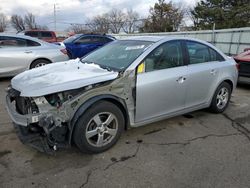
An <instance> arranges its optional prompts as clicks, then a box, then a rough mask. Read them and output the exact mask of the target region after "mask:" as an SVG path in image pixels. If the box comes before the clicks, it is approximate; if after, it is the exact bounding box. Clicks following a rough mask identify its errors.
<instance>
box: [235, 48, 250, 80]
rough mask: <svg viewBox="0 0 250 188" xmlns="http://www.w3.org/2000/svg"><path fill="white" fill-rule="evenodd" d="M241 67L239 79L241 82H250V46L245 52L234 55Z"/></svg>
mask: <svg viewBox="0 0 250 188" xmlns="http://www.w3.org/2000/svg"><path fill="white" fill-rule="evenodd" d="M234 59H235V61H236V62H237V64H238V68H239V79H238V81H239V82H241V83H248V84H250V48H246V49H245V50H244V52H243V53H241V54H239V55H237V56H235V57H234Z"/></svg>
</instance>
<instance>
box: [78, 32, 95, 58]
mask: <svg viewBox="0 0 250 188" xmlns="http://www.w3.org/2000/svg"><path fill="white" fill-rule="evenodd" d="M94 49H95V46H94V45H93V37H92V36H82V37H80V38H79V39H77V40H75V41H74V54H75V57H79V58H80V57H83V56H84V55H86V54H88V53H89V52H91V51H93V50H94Z"/></svg>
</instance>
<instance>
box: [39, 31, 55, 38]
mask: <svg viewBox="0 0 250 188" xmlns="http://www.w3.org/2000/svg"><path fill="white" fill-rule="evenodd" d="M41 37H42V38H51V37H53V36H52V33H51V32H41Z"/></svg>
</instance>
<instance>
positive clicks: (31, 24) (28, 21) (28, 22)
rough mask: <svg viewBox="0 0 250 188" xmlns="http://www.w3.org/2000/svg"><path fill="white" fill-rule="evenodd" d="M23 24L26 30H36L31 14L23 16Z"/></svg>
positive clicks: (36, 26)
mask: <svg viewBox="0 0 250 188" xmlns="http://www.w3.org/2000/svg"><path fill="white" fill-rule="evenodd" d="M24 22H25V24H26V25H27V28H28V29H37V28H38V25H37V23H36V18H35V16H34V15H33V14H32V13H28V14H26V15H25V16H24Z"/></svg>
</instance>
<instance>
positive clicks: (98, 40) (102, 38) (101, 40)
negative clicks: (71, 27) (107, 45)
mask: <svg viewBox="0 0 250 188" xmlns="http://www.w3.org/2000/svg"><path fill="white" fill-rule="evenodd" d="M104 39H105V38H104V37H93V38H92V42H93V43H104V42H105V40H104Z"/></svg>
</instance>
